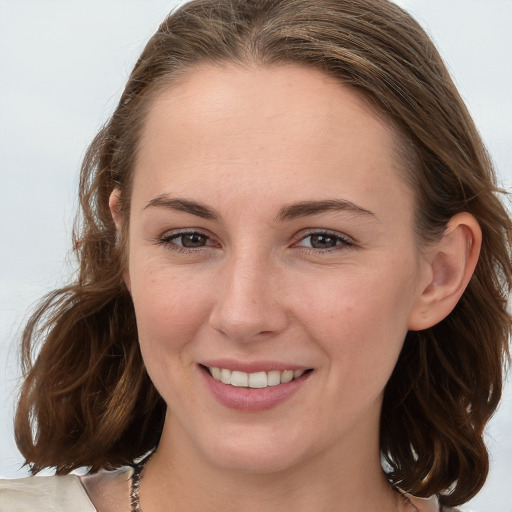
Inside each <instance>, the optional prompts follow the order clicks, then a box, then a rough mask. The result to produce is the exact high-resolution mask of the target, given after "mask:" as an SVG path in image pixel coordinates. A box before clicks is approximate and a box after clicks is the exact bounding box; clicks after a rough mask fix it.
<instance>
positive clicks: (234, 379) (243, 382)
mask: <svg viewBox="0 0 512 512" xmlns="http://www.w3.org/2000/svg"><path fill="white" fill-rule="evenodd" d="M206 368H207V369H208V371H209V373H210V375H211V376H212V377H213V378H214V379H215V380H216V381H219V382H222V383H223V384H229V385H230V386H234V387H237V388H253V389H262V388H266V387H270V386H278V385H279V384H287V383H288V382H291V381H292V380H294V379H298V378H299V377H301V376H302V375H304V373H305V372H306V370H284V371H282V372H281V371H277V370H274V371H268V372H255V373H246V372H241V371H236V370H234V371H231V370H228V369H226V368H212V367H209V366H208V367H206Z"/></svg>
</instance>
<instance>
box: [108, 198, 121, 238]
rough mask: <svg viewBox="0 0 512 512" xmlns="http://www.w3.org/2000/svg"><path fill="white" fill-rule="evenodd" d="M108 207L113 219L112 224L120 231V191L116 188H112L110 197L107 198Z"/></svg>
mask: <svg viewBox="0 0 512 512" xmlns="http://www.w3.org/2000/svg"><path fill="white" fill-rule="evenodd" d="M108 207H109V208H110V214H111V215H112V219H113V220H114V224H115V225H116V230H117V232H118V233H119V232H120V231H121V226H122V217H121V191H120V190H119V189H118V188H115V189H114V190H112V193H111V194H110V197H109V199H108Z"/></svg>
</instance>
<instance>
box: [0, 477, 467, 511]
mask: <svg viewBox="0 0 512 512" xmlns="http://www.w3.org/2000/svg"><path fill="white" fill-rule="evenodd" d="M128 469H129V470H132V468H128ZM125 471H126V468H123V470H117V471H116V472H105V474H109V473H110V475H112V474H113V473H124V472H125ZM410 499H411V502H412V503H413V505H414V506H415V507H416V508H417V510H418V512H439V504H438V502H437V499H436V498H435V497H432V498H430V499H425V498H423V499H422V498H416V497H412V496H410ZM443 511H445V512H450V511H451V512H457V511H459V509H451V508H443ZM0 512H97V510H96V508H95V507H94V505H93V504H92V502H91V500H90V499H89V496H88V495H87V492H86V491H85V488H84V486H83V484H82V482H81V480H80V477H79V476H78V475H72V474H71V475H63V476H34V477H28V478H18V479H12V480H1V479H0ZM459 512H461V511H459Z"/></svg>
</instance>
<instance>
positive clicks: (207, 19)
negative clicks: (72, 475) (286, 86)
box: [16, 0, 512, 505]
mask: <svg viewBox="0 0 512 512" xmlns="http://www.w3.org/2000/svg"><path fill="white" fill-rule="evenodd" d="M223 62H237V63H241V64H244V63H251V62H255V63H258V64H260V65H266V66H269V65H276V64H277V65H278V64H280V63H299V64H302V65H306V66H313V67H315V68H317V69H320V70H323V71H324V72H325V73H327V74H329V75H332V76H334V77H337V78H338V79H339V80H340V81H341V82H342V83H344V84H348V85H350V86H352V87H354V88H356V89H357V90H359V91H360V92H362V93H363V94H364V95H365V96H366V97H367V98H368V99H369V100H370V101H371V102H372V103H373V104H374V105H375V108H376V109H377V110H378V111H379V112H380V113H383V114H384V115H385V116H386V118H387V119H388V120H389V121H390V122H391V123H392V124H393V125H395V126H398V128H399V131H400V132H401V134H402V139H403V144H402V146H403V147H402V153H403V154H404V155H405V158H404V159H403V160H404V161H405V162H406V164H407V165H406V166H404V167H407V169H406V170H405V171H404V173H405V179H406V180H407V181H408V182H409V183H410V184H411V186H412V187H413V190H414V191H415V193H416V197H417V212H416V216H417V219H416V227H417V231H418V235H419V237H420V238H421V240H423V241H424V242H426V243H428V242H429V241H432V240H435V239H437V238H438V237H439V236H441V235H442V233H443V230H444V228H445V226H446V224H447V222H448V220H449V219H450V218H451V217H452V216H453V215H455V214H456V213H458V212H463V211H467V212H470V213H471V214H473V215H474V216H475V217H476V219H477V220H478V222H479V224H480V226H481V229H482V232H483V245H482V250H481V256H480V260H479V263H478V265H477V268H476V271H475V274H474V276H473V278H472V280H471V282H470V284H469V286H468V288H467V289H466V291H465V293H464V294H463V296H462V298H461V300H460V301H459V303H458V305H457V306H456V308H455V309H454V311H453V312H452V313H451V314H450V315H449V316H448V317H447V318H446V319H445V320H443V321H442V322H440V323H439V324H438V325H436V326H434V327H432V328H430V329H427V330H425V331H422V332H410V333H409V334H408V335H407V338H406V340H405V344H404V347H403V350H402V353H401V355H400V358H399V360H398V363H397V365H396V368H395V371H394V373H393V375H392V377H391V379H390V381H389V383H388V385H387V388H386V391H385V397H384V404H383V410H382V420H381V450H382V454H383V457H384V459H385V462H386V465H387V467H388V469H389V472H388V476H389V479H390V480H391V481H392V482H394V483H395V484H397V485H399V486H400V487H401V488H403V489H404V490H407V491H409V492H411V493H412V494H415V495H418V496H428V495H431V494H434V493H436V494H441V495H442V496H441V502H442V503H444V504H447V505H456V504H460V503H463V502H465V501H467V500H468V499H469V498H471V497H472V496H473V495H475V494H476V493H477V492H478V490H479V489H480V488H481V486H482V485H483V483H484V481H485V479H486V475H487V471H488V455H487V450H486V447H485V445H484V443H483V439H482V434H483V429H484V426H485V424H486V423H487V421H488V420H489V418H490V416H491V415H492V414H493V412H494V410H495V409H496V407H497V405H498V402H499V400H500V396H501V389H502V378H503V365H504V360H505V359H506V356H507V355H508V336H509V334H510V330H511V319H510V316H509V315H508V313H507V310H506V303H507V297H508V293H509V291H510V287H511V281H512V263H511V254H510V245H511V236H512V235H511V233H512V230H511V227H512V226H511V219H510V216H509V215H508V213H507V211H506V209H505V208H504V206H503V205H502V204H501V202H500V201H499V199H498V197H497V192H499V190H498V189H497V187H496V179H495V176H494V172H493V169H492V165H491V162H490V159H489V157H488V155H487V153H486V150H485V148H484V146H483V143H482V141H481V139H480V137H479V135H478V133H477V130H476V128H475V126H474V124H473V121H472V119H471V117H470V115H469V113H468V111H467V109H466V107H465V105H464V103H463V101H462V100H461V98H460V97H459V95H458V93H457V91H456V88H455V86H454V85H453V83H452V81H451V79H450V76H449V74H448V72H447V70H446V68H445V66H444V64H443V62H442V60H441V58H440V56H439V54H438V53H437V51H436V49H435V47H434V45H433V43H432V42H431V41H430V39H429V38H428V36H427V35H426V34H425V32H424V31H423V30H422V28H421V27H420V26H419V25H418V24H417V23H416V22H415V21H414V20H413V19H412V18H411V17H410V16H409V15H408V14H407V13H406V12H404V11H403V10H402V9H400V8H399V7H397V6H396V5H394V4H393V3H391V2H389V1H386V0H195V1H192V2H190V3H188V4H186V5H184V6H183V7H181V8H179V9H178V10H177V11H175V12H174V13H172V14H171V15H170V16H169V17H168V18H167V19H166V20H165V21H164V22H163V23H162V25H161V26H160V27H159V29H158V31H157V32H156V34H155V35H154V36H153V37H152V38H151V39H150V41H149V42H148V44H147V46H146V48H145V50H144V51H143V53H142V55H141V57H140V58H139V60H138V62H137V63H136V65H135V68H134V70H133V72H132V74H131V76H130V78H129V80H128V83H127V85H126V88H125V90H124V92H123V94H122V97H121V99H120V102H119V105H118V107H117V109H116V110H115V112H114V114H113V115H112V118H111V119H110V120H109V121H108V123H107V124H106V125H105V126H104V127H103V129H102V130H101V131H100V132H99V134H98V135H97V136H96V138H95V139H94V141H93V142H92V144H91V146H90V147H89V150H88V152H87V154H86V157H85V160H84V163H83V167H82V173H81V181H80V204H81V214H82V215H81V218H80V219H79V222H77V224H76V226H75V234H74V240H75V246H74V247H75V251H76V254H77V256H78V260H79V262H80V268H79V273H78V276H77V279H76V281H75V282H74V283H72V284H70V285H69V286H67V287H65V288H63V289H60V290H57V291H55V292H53V293H52V294H50V295H49V296H48V297H47V298H46V299H45V300H44V302H43V303H42V304H41V305H40V307H39V309H38V310H37V311H36V312H35V314H34V315H33V316H32V318H31V319H30V321H29V322H28V325H27V326H26V329H25V331H24V335H23V362H24V371H25V382H24V385H23V388H22V391H21V397H20V401H19V407H18V410H17V415H16V440H17V443H18V446H19V448H20V450H21V452H22V453H23V454H24V456H25V457H26V460H27V463H29V464H30V465H31V467H32V470H33V472H38V471H40V470H41V469H42V468H44V467H50V466H55V467H56V468H57V473H65V472H68V471H70V470H72V469H74V468H77V467H80V466H90V467H91V470H92V471H96V470H98V469H100V468H114V467H117V466H119V465H123V464H126V463H130V462H131V461H132V460H133V459H134V458H135V457H137V456H139V455H141V454H142V453H144V452H145V451H146V450H147V449H149V448H150V447H151V446H153V445H154V444H155V443H156V442H157V441H158V436H159V432H160V429H161V425H162V421H163V416H164V413H165V404H164V403H163V400H162V398H161V397H160V396H159V394H158V392H157V391H156V390H155V388H154V387H153V385H152V383H151V381H150V380H149V378H148V376H147V374H146V371H145V368H144V364H143V361H142V358H141V355H140V352H139V347H138V340H137V331H136V325H135V317H134V311H133V306H132V303H131V299H130V297H129V295H128V293H127V290H126V288H125V285H124V283H123V279H122V272H123V269H124V265H125V261H124V249H123V245H124V243H123V238H122V239H121V241H120V242H121V243H118V242H119V241H118V240H116V229H115V226H114V224H113V221H112V218H111V215H110V211H109V207H108V199H109V195H110V193H111V191H112V190H113V188H114V187H118V188H119V189H120V191H121V204H122V207H123V212H122V213H123V214H124V215H126V216H127V214H128V210H129V197H130V177H131V172H132V169H133V166H134V160H135V157H136V151H137V141H138V138H139V134H140V131H141V126H142V125H143V121H144V116H145V112H146V111H147V108H148V104H149V103H150V99H151V98H152V97H153V96H154V95H155V94H157V93H158V91H159V90H162V88H165V87H168V86H169V84H172V82H173V81H174V80H176V79H178V78H179V76H180V74H181V73H183V72H186V71H187V70H188V69H190V68H191V67H192V66H198V65H200V64H201V63H223ZM38 340H41V349H40V352H39V354H38V355H37V357H35V360H34V361H32V358H31V355H33V354H34V351H35V349H36V348H37V347H38V343H37V342H38Z"/></svg>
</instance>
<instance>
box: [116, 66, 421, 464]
mask: <svg viewBox="0 0 512 512" xmlns="http://www.w3.org/2000/svg"><path fill="white" fill-rule="evenodd" d="M393 145H394V133H393V130H392V129H391V127H390V126H389V125H388V124H386V122H385V121H383V120H382V119H381V118H379V117H378V116H376V115H374V114H373V113H372V111H371V109H370V108H369V106H368V105H367V104H366V103H365V102H364V101H363V100H362V99H361V98H360V96H358V95H357V94H356V93H354V92H353V91H352V90H351V89H349V88H348V87H344V86H342V85H340V84H339V83H337V82H335V81H334V80H333V79H331V78H328V77H326V76H324V75H323V74H322V73H320V72H319V71H316V70H311V69H307V68H302V67H299V66H293V65H288V66H279V67H271V68H262V67H256V66H254V67H250V68H242V67H235V66H228V65H226V66H224V67H213V66H212V67H206V66H205V67H201V68H198V69H195V70H193V71H191V72H189V73H188V75H187V76H186V77H185V79H184V80H182V81H181V83H180V84H179V85H174V86H172V87H171V88H170V89H169V90H167V91H166V92H164V93H162V94H160V96H158V97H157V98H156V99H155V100H154V101H153V103H152V105H151V109H150V111H149V114H148V117H147V121H146V124H145V126H144V129H143V133H142V137H141V142H140V148H139V153H138V158H137V162H136V168H135V174H134V181H133V195H132V198H131V214H130V223H129V267H128V270H127V274H126V280H127V284H128V286H129V288H130V290H131V293H132V296H133V302H134V305H135V311H136V316H137V325H138V332H139V337H140V345H141V349H142V352H143V356H144V360H145V363H146V366H147V369H148V372H149V374H150V376H151V379H152V380H153V382H154V384H155V386H156V387H157V389H158V390H159V392H160V393H161V395H162V396H163V398H164V399H165V401H166V403H167V405H168V411H169V413H168V417H167V420H166V425H165V428H164V437H163V439H170V440H172V442H173V443H174V444H175V445H178V444H179V446H180V449H181V450H184V451H185V452H187V454H188V456H189V457H190V456H192V455H191V454H194V456H196V457H197V460H203V461H208V462H209V463H213V464H214V465H216V466H220V467H223V468H228V469H233V470H237V471H256V472H266V471H276V470H280V469H285V468H289V467H292V466H294V465H295V464H298V463H304V462H305V461H306V460H313V459H314V458H317V457H319V456H320V457H321V456H322V455H323V454H326V453H339V454H344V455H347V454H348V455H349V454H351V453H353V454H354V456H355V457H367V458H372V460H374V459H375V458H377V457H378V429H379V414H380V408H381V402H382V395H383V390H384V386H385V385H386V382H387V381H388V379H389V377H390V375H391V372H392V370H393V367H394V366H395V363H396V360H397V357H398V354H399V352H400V349H401V347H402V343H403V340H404V337H405V335H406V333H407V330H408V326H409V322H410V318H411V315H412V314H413V312H414V310H415V307H416V305H417V300H418V297H419V296H420V295H421V292H422V290H423V289H424V288H425V287H426V286H427V284H428V282H429V272H428V265H426V263H425V262H424V260H423V258H422V256H421V253H420V251H419V248H418V247H417V243H416V240H415V235H414V230H413V210H414V197H413V193H412V192H411V190H410V189H409V188H408V186H407V185H406V184H405V183H404V181H403V180H402V179H400V177H399V172H400V171H399V163H398V162H397V160H396V157H395V153H394V146H393ZM214 368H218V370H217V369H214ZM293 371H296V373H295V374H293ZM302 372H304V373H302ZM212 373H213V375H211V374H212ZM292 375H294V376H295V378H294V380H292V381H291V382H288V380H289V379H290V378H291V377H292ZM219 379H220V380H219ZM354 460H355V459H354Z"/></svg>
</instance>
